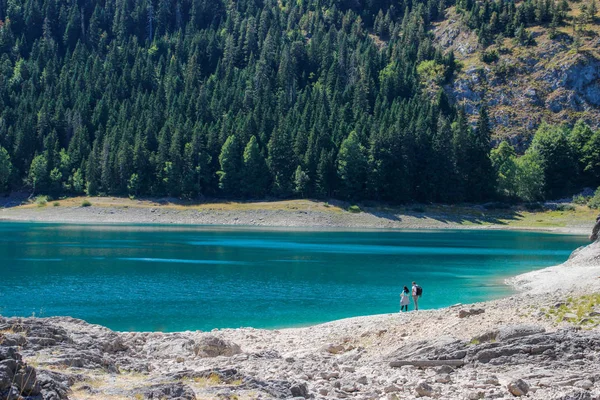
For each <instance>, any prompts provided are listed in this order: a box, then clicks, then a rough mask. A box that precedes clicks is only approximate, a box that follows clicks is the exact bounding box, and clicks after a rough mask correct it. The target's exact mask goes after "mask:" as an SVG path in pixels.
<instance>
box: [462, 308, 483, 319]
mask: <svg viewBox="0 0 600 400" xmlns="http://www.w3.org/2000/svg"><path fill="white" fill-rule="evenodd" d="M484 312H485V310H484V309H483V308H470V309H468V310H460V311H459V312H458V318H466V317H470V316H472V315H479V314H483V313H484Z"/></svg>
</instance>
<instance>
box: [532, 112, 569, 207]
mask: <svg viewBox="0 0 600 400" xmlns="http://www.w3.org/2000/svg"><path fill="white" fill-rule="evenodd" d="M526 155H529V156H530V157H531V158H532V160H536V162H537V163H538V164H539V166H540V167H541V168H542V170H543V172H544V182H545V186H544V195H545V196H546V197H547V198H558V197H560V196H563V195H565V194H568V193H569V191H570V190H571V189H572V188H573V186H574V182H575V179H576V178H577V175H578V171H577V161H576V159H575V157H574V155H573V152H572V148H571V146H570V143H569V140H568V131H566V130H564V129H563V128H561V127H558V126H550V125H548V124H546V123H542V124H541V125H540V127H539V128H538V130H537V132H536V133H535V136H534V137H533V141H532V142H531V146H530V147H529V149H527V152H526Z"/></svg>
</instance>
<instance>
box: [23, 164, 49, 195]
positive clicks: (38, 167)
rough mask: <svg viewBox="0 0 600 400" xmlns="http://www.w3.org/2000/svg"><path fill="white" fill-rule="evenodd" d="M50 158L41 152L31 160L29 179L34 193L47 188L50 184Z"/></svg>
mask: <svg viewBox="0 0 600 400" xmlns="http://www.w3.org/2000/svg"><path fill="white" fill-rule="evenodd" d="M48 179H49V177H48V160H47V159H46V156H45V155H43V154H40V155H38V156H36V157H35V158H34V159H33V161H31V166H30V168H29V176H28V181H29V184H30V185H31V188H32V190H33V192H34V193H36V192H43V191H45V190H47V186H48Z"/></svg>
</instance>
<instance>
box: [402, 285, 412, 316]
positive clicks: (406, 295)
mask: <svg viewBox="0 0 600 400" xmlns="http://www.w3.org/2000/svg"><path fill="white" fill-rule="evenodd" d="M409 304H410V291H409V290H408V288H407V287H406V286H404V290H402V293H400V312H402V311H408V305H409Z"/></svg>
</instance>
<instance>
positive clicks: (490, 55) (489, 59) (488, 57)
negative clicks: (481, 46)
mask: <svg viewBox="0 0 600 400" xmlns="http://www.w3.org/2000/svg"><path fill="white" fill-rule="evenodd" d="M479 58H480V59H481V61H482V62H484V63H486V64H491V63H493V62H496V61H498V58H499V56H498V51H497V50H489V51H487V50H486V51H484V52H483V53H481V54H480V56H479Z"/></svg>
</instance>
